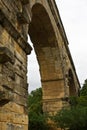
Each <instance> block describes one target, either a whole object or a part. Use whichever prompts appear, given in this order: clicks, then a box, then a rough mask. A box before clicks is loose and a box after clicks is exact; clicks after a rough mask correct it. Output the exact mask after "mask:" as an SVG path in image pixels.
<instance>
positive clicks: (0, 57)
mask: <svg viewBox="0 0 87 130" xmlns="http://www.w3.org/2000/svg"><path fill="white" fill-rule="evenodd" d="M5 62H11V63H14V56H13V54H12V52H11V51H10V50H9V49H8V48H7V47H0V63H5Z"/></svg>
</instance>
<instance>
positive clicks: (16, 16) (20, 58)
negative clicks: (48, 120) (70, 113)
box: [0, 0, 80, 130]
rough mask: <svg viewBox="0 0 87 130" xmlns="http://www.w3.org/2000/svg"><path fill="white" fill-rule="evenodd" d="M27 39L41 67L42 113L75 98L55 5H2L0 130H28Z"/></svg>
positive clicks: (34, 0)
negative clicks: (69, 98)
mask: <svg viewBox="0 0 87 130" xmlns="http://www.w3.org/2000/svg"><path fill="white" fill-rule="evenodd" d="M28 34H29V35H30V38H31V40H32V42H33V45H34V48H35V52H36V55H37V60H38V63H39V66H40V74H41V82H42V90H43V111H44V112H49V113H54V112H56V111H57V110H59V109H61V108H62V107H64V106H67V105H68V102H67V99H68V97H69V96H70V95H78V91H79V87H80V85H79V81H78V78H77V75H76V71H75V67H74V64H73V60H72V57H71V54H70V51H69V48H68V41H67V37H66V34H65V31H64V28H63V25H62V22H61V19H60V15H59V12H58V9H57V6H56V4H55V0H0V130H28V117H27V104H26V101H27V95H28V84H27V55H28V54H30V53H31V50H32V48H31V46H30V45H29V44H28V42H27V36H28ZM29 76H30V75H29ZM34 78H35V77H34Z"/></svg>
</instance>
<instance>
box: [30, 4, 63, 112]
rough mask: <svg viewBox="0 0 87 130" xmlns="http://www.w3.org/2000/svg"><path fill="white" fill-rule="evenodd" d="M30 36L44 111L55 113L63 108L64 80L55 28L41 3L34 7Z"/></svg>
mask: <svg viewBox="0 0 87 130" xmlns="http://www.w3.org/2000/svg"><path fill="white" fill-rule="evenodd" d="M29 35H30V38H31V40H32V42H33V45H34V49H35V52H36V55H37V60H38V62H39V66H40V74H41V82H42V90H43V109H44V111H45V112H53V111H56V110H57V109H58V108H61V107H62V103H60V100H61V98H62V97H64V78H63V72H62V66H61V58H60V53H59V47H58V44H57V42H56V41H57V40H56V36H55V32H54V28H53V26H52V23H51V20H50V18H49V14H48V13H47V11H46V9H45V8H44V6H43V5H41V4H39V3H36V4H35V5H33V7H32V20H31V23H30V25H29ZM58 101H59V102H58ZM54 102H55V103H57V105H56V106H55V103H54Z"/></svg>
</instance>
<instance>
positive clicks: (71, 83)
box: [68, 69, 77, 96]
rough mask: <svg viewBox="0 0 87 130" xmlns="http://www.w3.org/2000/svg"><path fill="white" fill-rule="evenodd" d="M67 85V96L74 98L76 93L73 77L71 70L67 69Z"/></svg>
mask: <svg viewBox="0 0 87 130" xmlns="http://www.w3.org/2000/svg"><path fill="white" fill-rule="evenodd" d="M68 85H69V96H76V95H77V93H76V87H75V82H74V76H73V73H72V70H71V69H69V71H68Z"/></svg>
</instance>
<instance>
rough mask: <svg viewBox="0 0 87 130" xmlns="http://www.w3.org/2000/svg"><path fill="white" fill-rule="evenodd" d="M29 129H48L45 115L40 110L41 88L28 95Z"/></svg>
mask: <svg viewBox="0 0 87 130" xmlns="http://www.w3.org/2000/svg"><path fill="white" fill-rule="evenodd" d="M28 110H29V130H48V129H49V126H48V124H47V115H46V114H45V113H43V110H42V88H38V89H36V90H34V91H32V92H31V93H30V94H29V96H28Z"/></svg>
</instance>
